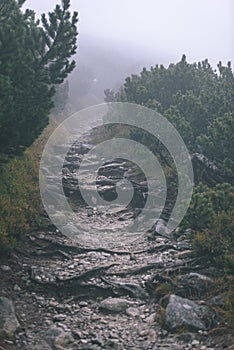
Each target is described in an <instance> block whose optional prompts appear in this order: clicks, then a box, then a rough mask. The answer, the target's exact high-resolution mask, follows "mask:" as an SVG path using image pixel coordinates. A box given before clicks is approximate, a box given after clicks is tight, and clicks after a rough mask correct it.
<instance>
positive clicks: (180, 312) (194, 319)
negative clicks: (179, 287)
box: [165, 295, 215, 332]
mask: <svg viewBox="0 0 234 350" xmlns="http://www.w3.org/2000/svg"><path fill="white" fill-rule="evenodd" d="M214 318H215V313H214V311H213V310H212V309H210V308H209V307H208V306H206V305H198V304H197V303H195V302H193V301H191V300H188V299H185V298H181V297H179V296H177V295H170V297H169V302H168V305H167V307H166V311H165V327H166V328H167V329H169V330H170V331H172V332H173V331H176V330H178V329H181V328H185V329H188V330H191V331H195V330H199V329H201V330H206V329H210V328H211V327H212V326H213V324H214Z"/></svg>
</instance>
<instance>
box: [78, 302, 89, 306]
mask: <svg viewBox="0 0 234 350" xmlns="http://www.w3.org/2000/svg"><path fill="white" fill-rule="evenodd" d="M88 305H89V304H88V303H87V301H81V302H80V303H79V306H80V307H83V306H88Z"/></svg>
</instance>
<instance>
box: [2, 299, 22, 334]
mask: <svg viewBox="0 0 234 350" xmlns="http://www.w3.org/2000/svg"><path fill="white" fill-rule="evenodd" d="M19 326H20V324H19V322H18V320H17V317H16V315H15V309H14V305H13V302H12V301H11V300H10V299H8V298H5V297H2V298H0V337H4V336H6V337H9V338H12V337H13V336H14V333H15V331H16V330H17V329H18V328H19Z"/></svg>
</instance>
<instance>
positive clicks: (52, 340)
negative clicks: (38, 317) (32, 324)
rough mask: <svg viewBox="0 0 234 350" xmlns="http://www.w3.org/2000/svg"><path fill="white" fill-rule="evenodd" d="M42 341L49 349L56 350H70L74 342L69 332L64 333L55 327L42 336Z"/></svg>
mask: <svg viewBox="0 0 234 350" xmlns="http://www.w3.org/2000/svg"><path fill="white" fill-rule="evenodd" d="M44 340H45V341H46V343H47V344H48V345H49V346H50V347H51V348H54V349H56V350H63V349H64V350H65V349H70V348H72V345H74V342H75V341H74V338H73V336H72V335H71V334H70V333H69V332H64V331H63V330H62V329H60V328H57V327H52V328H50V329H49V330H48V331H47V332H46V334H45V335H44Z"/></svg>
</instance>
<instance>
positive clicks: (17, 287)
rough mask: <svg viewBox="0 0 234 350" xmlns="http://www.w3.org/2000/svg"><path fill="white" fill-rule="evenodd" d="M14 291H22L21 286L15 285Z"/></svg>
mask: <svg viewBox="0 0 234 350" xmlns="http://www.w3.org/2000/svg"><path fill="white" fill-rule="evenodd" d="M14 291H15V292H20V291H21V288H20V286H18V284H15V285H14Z"/></svg>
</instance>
